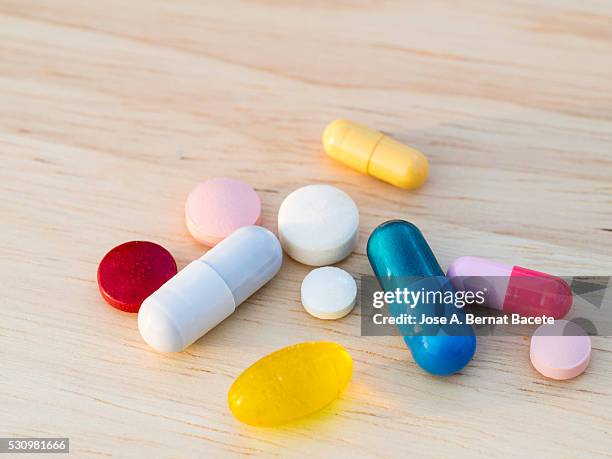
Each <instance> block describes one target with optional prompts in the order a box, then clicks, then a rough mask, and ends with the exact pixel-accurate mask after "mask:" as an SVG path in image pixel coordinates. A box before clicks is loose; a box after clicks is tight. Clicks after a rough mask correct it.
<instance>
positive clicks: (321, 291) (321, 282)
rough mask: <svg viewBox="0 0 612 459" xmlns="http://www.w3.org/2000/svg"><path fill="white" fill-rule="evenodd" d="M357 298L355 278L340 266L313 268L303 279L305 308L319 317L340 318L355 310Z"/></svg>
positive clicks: (303, 302)
mask: <svg viewBox="0 0 612 459" xmlns="http://www.w3.org/2000/svg"><path fill="white" fill-rule="evenodd" d="M356 299H357V284H356V283H355V279H353V277H352V276H351V275H350V274H349V273H347V272H346V271H345V270H343V269H340V268H334V267H333V266H325V267H323V268H317V269H313V270H312V271H310V273H308V275H307V276H306V277H305V278H304V280H303V281H302V304H303V305H304V309H306V311H307V312H308V313H309V314H310V315H312V316H315V317H318V318H319V319H339V318H340V317H344V316H345V315H347V314H348V313H349V312H351V311H352V310H353V307H354V306H355V300H356Z"/></svg>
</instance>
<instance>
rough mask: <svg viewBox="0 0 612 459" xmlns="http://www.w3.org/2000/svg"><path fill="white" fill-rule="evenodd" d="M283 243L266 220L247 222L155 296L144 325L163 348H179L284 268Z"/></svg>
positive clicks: (141, 316) (146, 306) (144, 332)
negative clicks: (262, 223)
mask: <svg viewBox="0 0 612 459" xmlns="http://www.w3.org/2000/svg"><path fill="white" fill-rule="evenodd" d="M282 259H283V254H282V249H281V246H280V243H279V242H278V239H276V236H274V234H272V233H271V232H270V231H268V230H267V229H265V228H263V227H261V226H245V227H243V228H240V229H238V230H236V231H234V232H233V233H232V234H231V235H230V236H228V237H227V238H226V239H224V240H223V241H221V242H220V243H219V244H217V245H216V246H215V247H214V248H212V249H211V250H209V251H208V252H207V253H206V254H205V255H204V256H203V257H201V258H199V259H197V260H195V261H192V262H191V263H189V264H188V265H187V266H186V267H185V268H183V269H182V270H181V271H180V272H179V273H178V274H177V275H176V276H174V277H173V278H171V279H170V280H169V281H168V282H166V283H165V284H164V285H162V286H161V287H160V288H159V289H158V290H157V291H156V292H154V293H153V294H152V295H151V296H149V297H148V298H147V299H146V300H145V301H144V302H143V303H142V306H141V307H140V311H139V312H138V330H139V331H140V335H141V336H142V338H143V339H144V340H145V342H146V343H147V344H148V345H149V346H151V347H152V348H154V349H156V350H158V351H160V352H179V351H182V350H183V349H185V348H186V347H187V346H189V345H190V344H192V343H193V342H195V341H196V340H197V339H199V338H200V337H201V336H203V335H205V334H206V333H207V332H208V331H209V330H211V329H212V328H214V327H215V326H216V325H217V324H219V323H220V322H222V321H223V320H224V319H225V318H227V317H228V316H230V315H231V314H232V313H233V312H234V310H235V309H236V307H237V306H239V305H240V304H241V303H242V302H243V301H244V300H246V299H247V298H248V297H249V296H251V295H252V294H253V293H255V292H256V291H257V290H259V289H260V288H261V287H262V286H263V285H264V284H266V283H267V282H268V281H269V280H270V279H272V278H273V277H274V276H275V275H276V273H277V272H278V270H279V269H280V266H281V263H282Z"/></svg>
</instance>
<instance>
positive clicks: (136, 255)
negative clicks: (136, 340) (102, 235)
mask: <svg viewBox="0 0 612 459" xmlns="http://www.w3.org/2000/svg"><path fill="white" fill-rule="evenodd" d="M176 273H177V268H176V262H175V261H174V258H173V257H172V255H171V254H170V252H168V251H167V250H166V249H164V248H163V247H162V246H161V245H158V244H155V243H154V242H147V241H131V242H126V243H124V244H121V245H118V246H117V247H115V248H114V249H112V250H111V251H110V252H108V253H107V254H106V255H104V258H102V261H101V262H100V265H99V266H98V287H99V288H100V293H101V294H102V297H103V298H104V299H105V300H106V302H107V303H108V304H110V305H111V306H113V307H115V308H117V309H120V310H122V311H126V312H138V310H139V309H140V305H141V304H142V302H143V301H144V300H145V299H146V298H147V297H148V296H149V295H151V293H153V292H154V291H155V290H157V289H158V288H159V287H161V286H162V285H163V284H164V283H165V282H166V281H167V280H168V279H170V278H171V277H172V276H174V275H175V274H176Z"/></svg>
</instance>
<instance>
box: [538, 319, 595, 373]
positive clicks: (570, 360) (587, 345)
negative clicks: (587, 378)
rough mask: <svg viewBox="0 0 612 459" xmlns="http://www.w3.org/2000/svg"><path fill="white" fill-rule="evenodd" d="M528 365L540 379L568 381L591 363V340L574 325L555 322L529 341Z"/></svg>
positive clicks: (542, 327)
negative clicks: (531, 365)
mask: <svg viewBox="0 0 612 459" xmlns="http://www.w3.org/2000/svg"><path fill="white" fill-rule="evenodd" d="M529 357H530V358H531V363H532V364H533V366H534V367H535V369H536V370H538V371H539V372H540V373H542V374H543V375H544V376H547V377H549V378H552V379H571V378H574V377H576V376H578V375H579V374H581V373H582V372H583V371H584V370H586V367H587V366H588V365H589V360H590V359H591V338H589V336H588V335H587V334H586V333H585V331H584V330H583V329H582V328H581V327H580V326H579V325H577V324H575V323H574V322H569V321H567V320H555V323H554V324H544V325H542V326H540V327H538V329H537V330H536V331H535V333H534V334H533V336H532V337H531V346H530V348H529Z"/></svg>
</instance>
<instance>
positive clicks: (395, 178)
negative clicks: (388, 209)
mask: <svg viewBox="0 0 612 459" xmlns="http://www.w3.org/2000/svg"><path fill="white" fill-rule="evenodd" d="M323 148H324V149H325V152H326V153H327V154H328V155H329V156H331V157H332V158H334V159H337V160H338V161H340V162H342V163H344V164H346V165H347V166H349V167H351V168H353V169H355V170H357V171H359V172H361V173H363V174H368V175H371V176H373V177H376V178H378V179H380V180H382V181H384V182H387V183H390V184H391V185H395V186H397V187H400V188H405V189H412V188H417V187H419V186H421V185H422V184H423V182H425V180H426V179H427V175H428V173H429V163H428V161H427V158H426V157H425V155H423V153H421V152H420V151H418V150H415V149H414V148H410V147H409V146H407V145H404V144H403V143H400V142H398V141H397V140H394V139H392V138H391V137H389V136H387V135H385V134H383V133H382V132H380V131H377V130H375V129H371V128H369V127H366V126H363V125H361V124H357V123H354V122H353V121H348V120H336V121H333V122H332V123H330V124H329V125H328V126H327V128H326V129H325V132H324V133H323Z"/></svg>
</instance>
